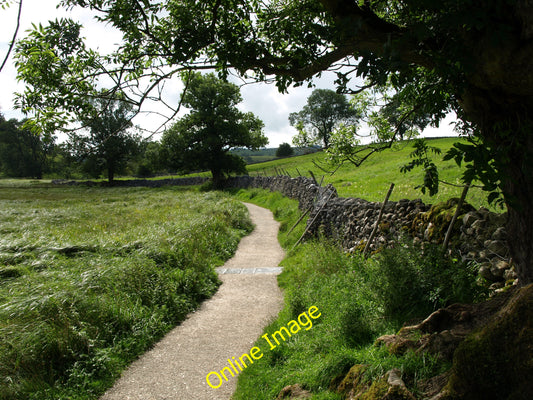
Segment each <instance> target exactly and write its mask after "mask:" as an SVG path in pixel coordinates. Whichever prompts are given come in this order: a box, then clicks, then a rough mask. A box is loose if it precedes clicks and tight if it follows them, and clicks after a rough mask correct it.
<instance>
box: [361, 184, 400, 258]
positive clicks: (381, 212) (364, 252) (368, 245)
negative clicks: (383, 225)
mask: <svg viewBox="0 0 533 400" xmlns="http://www.w3.org/2000/svg"><path fill="white" fill-rule="evenodd" d="M393 189H394V183H391V184H390V188H389V191H388V192H387V195H386V196H385V200H384V201H383V204H382V205H381V208H380V210H379V214H378V219H377V221H376V225H374V229H372V233H371V234H370V237H369V238H368V242H366V246H365V249H364V250H363V257H365V256H366V253H367V252H368V250H369V249H370V245H371V244H372V241H373V240H374V236H376V232H377V231H378V227H379V223H380V222H381V217H383V211H384V210H385V206H386V205H387V202H388V201H389V197H390V195H391V193H392V190H393Z"/></svg>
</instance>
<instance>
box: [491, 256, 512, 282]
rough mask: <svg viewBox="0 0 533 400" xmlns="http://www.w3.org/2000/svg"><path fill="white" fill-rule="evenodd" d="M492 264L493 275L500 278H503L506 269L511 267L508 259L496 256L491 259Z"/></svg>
mask: <svg viewBox="0 0 533 400" xmlns="http://www.w3.org/2000/svg"><path fill="white" fill-rule="evenodd" d="M491 265H492V266H491V268H490V272H491V273H492V275H494V276H495V277H497V278H499V279H503V275H504V273H505V270H507V269H509V263H508V262H507V261H503V260H500V259H498V258H494V259H493V260H491Z"/></svg>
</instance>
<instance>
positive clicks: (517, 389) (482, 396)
mask: <svg viewBox="0 0 533 400" xmlns="http://www.w3.org/2000/svg"><path fill="white" fill-rule="evenodd" d="M444 393H445V395H444V398H446V399H450V400H451V399H457V400H459V399H465V400H466V399H469V400H478V399H479V400H492V399H494V400H505V399H508V400H515V399H516V400H519V399H520V400H521V399H524V400H525V399H532V398H533V284H532V285H529V286H527V287H524V288H522V289H520V290H519V291H518V292H517V293H516V294H515V295H514V296H513V298H512V299H511V300H510V301H509V303H508V304H507V305H506V306H505V307H503V308H502V310H501V311H500V312H499V313H498V314H497V315H496V316H495V317H494V318H492V319H491V321H490V322H489V323H488V324H487V325H486V326H485V327H484V328H483V329H481V330H480V331H478V332H477V333H475V334H472V335H470V336H469V337H468V338H467V339H466V340H465V341H463V342H462V343H461V344H460V345H459V347H458V348H457V350H456V351H455V355H454V363H453V369H452V376H451V378H450V381H449V383H448V385H447V387H446V388H445V391H444Z"/></svg>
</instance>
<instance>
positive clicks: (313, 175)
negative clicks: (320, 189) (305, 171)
mask: <svg viewBox="0 0 533 400" xmlns="http://www.w3.org/2000/svg"><path fill="white" fill-rule="evenodd" d="M309 173H310V174H311V178H313V181H315V185H317V186H320V185H319V184H318V181H317V180H316V178H315V174H313V171H311V170H309Z"/></svg>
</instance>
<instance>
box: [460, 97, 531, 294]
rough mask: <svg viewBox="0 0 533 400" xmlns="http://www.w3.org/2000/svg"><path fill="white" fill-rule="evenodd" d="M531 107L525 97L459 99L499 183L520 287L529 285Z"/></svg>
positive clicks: (528, 99)
mask: <svg viewBox="0 0 533 400" xmlns="http://www.w3.org/2000/svg"><path fill="white" fill-rule="evenodd" d="M531 107H533V104H531V99H530V98H529V97H528V96H520V97H518V96H516V97H514V96H505V95H502V93H494V92H492V91H479V90H471V91H469V92H468V93H465V96H464V97H463V108H464V110H465V112H466V114H467V116H468V118H469V119H470V120H471V121H473V122H475V123H476V124H477V125H478V126H479V127H480V137H481V138H482V139H483V143H484V145H488V146H489V148H490V149H491V150H492V151H493V153H492V154H491V156H492V157H493V158H494V160H495V166H496V168H497V170H498V172H499V177H500V180H501V183H500V188H501V189H502V191H503V195H504V199H505V203H506V205H507V211H508V221H507V233H508V237H509V241H508V243H509V247H510V251H511V256H512V258H513V261H514V263H515V267H516V272H517V274H518V280H519V283H520V285H521V286H525V285H527V284H529V283H533V112H531V111H530V109H531Z"/></svg>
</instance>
